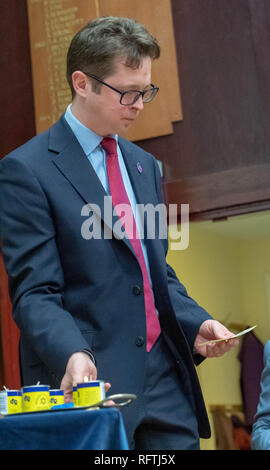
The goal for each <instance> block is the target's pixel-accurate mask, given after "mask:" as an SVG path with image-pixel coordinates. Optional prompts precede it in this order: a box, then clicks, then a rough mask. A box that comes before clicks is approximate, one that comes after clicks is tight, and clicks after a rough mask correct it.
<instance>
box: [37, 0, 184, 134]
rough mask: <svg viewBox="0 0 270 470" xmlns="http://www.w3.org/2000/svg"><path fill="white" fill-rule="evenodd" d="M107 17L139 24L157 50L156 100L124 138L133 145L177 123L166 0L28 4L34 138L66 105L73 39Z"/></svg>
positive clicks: (178, 101)
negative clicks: (155, 40) (154, 40)
mask: <svg viewBox="0 0 270 470" xmlns="http://www.w3.org/2000/svg"><path fill="white" fill-rule="evenodd" d="M107 15H112V16H127V17H131V18H134V19H136V20H138V21H140V22H141V23H142V24H144V25H145V26H146V27H147V28H148V29H149V31H151V33H152V34H153V35H154V36H156V37H157V38H158V40H159V43H160V46H161V57H160V59H158V60H155V61H154V62H153V71H152V81H153V83H154V84H155V85H157V86H159V87H160V91H159V94H158V95H157V97H156V98H155V100H154V101H153V102H152V103H151V104H146V105H145V108H144V111H143V113H142V114H141V116H140V117H139V119H138V121H137V123H136V124H135V126H134V128H133V129H132V130H131V131H129V133H128V134H126V135H125V137H126V138H129V139H130V140H133V141H135V140H142V139H148V138H152V137H158V136H161V135H167V134H171V133H172V132H173V128H172V123H173V122H175V121H179V120H181V119H182V109H181V99H180V86H179V78H178V67H177V61H176V51H175V42H174V31H173V21H172V12H171V4H170V0H136V2H134V1H133V0H28V18H29V34H30V47H31V62H32V74H33V88H34V103H35V120H36V130H37V133H39V132H42V131H44V130H46V129H47V128H48V127H49V126H51V125H52V124H53V123H54V122H55V121H56V120H57V119H58V118H59V117H60V116H61V114H62V113H63V112H64V111H65V109H66V107H67V105H68V104H69V103H70V102H71V93H70V90H69V86H68V84H67V81H66V54H67V50H68V47H69V44H70V41H71V39H72V37H73V36H74V34H75V33H76V32H77V31H78V30H79V29H81V28H82V27H83V26H84V25H85V24H86V23H87V22H88V21H91V20H92V19H94V18H97V17H99V16H107Z"/></svg>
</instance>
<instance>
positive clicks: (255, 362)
mask: <svg viewBox="0 0 270 470" xmlns="http://www.w3.org/2000/svg"><path fill="white" fill-rule="evenodd" d="M263 352H264V346H263V344H262V343H261V341H260V340H259V339H258V338H257V337H256V336H255V334H254V333H253V332H252V331H251V332H250V333H247V334H246V335H244V336H243V340H242V345H241V349H240V352H239V355H238V359H239V361H240V362H241V375H240V385H241V392H242V400H243V410H244V414H245V422H246V423H245V424H246V425H248V426H252V424H253V423H254V421H255V419H254V416H255V413H256V411H257V406H258V403H259V398H260V392H261V386H260V383H261V374H262V371H263V368H264V362H263Z"/></svg>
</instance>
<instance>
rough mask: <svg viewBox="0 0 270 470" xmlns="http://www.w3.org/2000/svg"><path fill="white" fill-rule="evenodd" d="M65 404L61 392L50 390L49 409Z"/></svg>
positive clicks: (62, 392)
mask: <svg viewBox="0 0 270 470" xmlns="http://www.w3.org/2000/svg"><path fill="white" fill-rule="evenodd" d="M64 402H65V399H64V391H63V390H58V389H57V390H56V389H53V390H52V389H51V390H50V407H51V408H53V407H54V406H58V405H63V404H64Z"/></svg>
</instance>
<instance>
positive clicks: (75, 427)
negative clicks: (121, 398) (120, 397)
mask: <svg viewBox="0 0 270 470" xmlns="http://www.w3.org/2000/svg"><path fill="white" fill-rule="evenodd" d="M0 450H128V442H127V437H126V432H125V428H124V424H123V420H122V415H121V413H120V411H119V410H118V409H116V408H107V409H106V408H103V409H96V410H87V409H66V410H57V411H48V412H39V413H24V414H16V415H8V416H5V417H4V418H1V419H0Z"/></svg>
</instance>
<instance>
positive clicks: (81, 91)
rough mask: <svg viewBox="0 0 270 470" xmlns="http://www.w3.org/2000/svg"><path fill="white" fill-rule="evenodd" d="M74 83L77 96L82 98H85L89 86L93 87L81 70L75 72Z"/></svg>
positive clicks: (73, 75)
mask: <svg viewBox="0 0 270 470" xmlns="http://www.w3.org/2000/svg"><path fill="white" fill-rule="evenodd" d="M72 83H73V88H74V90H75V92H76V94H77V95H79V96H81V97H82V98H85V97H86V95H87V92H88V89H89V86H91V84H90V82H89V79H88V78H87V76H86V75H85V73H83V72H81V71H80V70H76V71H75V72H73V74H72Z"/></svg>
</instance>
